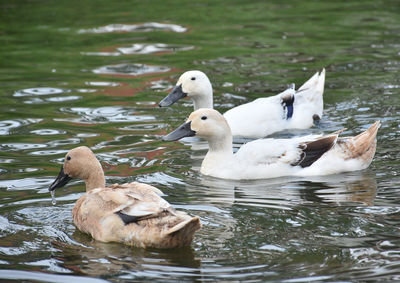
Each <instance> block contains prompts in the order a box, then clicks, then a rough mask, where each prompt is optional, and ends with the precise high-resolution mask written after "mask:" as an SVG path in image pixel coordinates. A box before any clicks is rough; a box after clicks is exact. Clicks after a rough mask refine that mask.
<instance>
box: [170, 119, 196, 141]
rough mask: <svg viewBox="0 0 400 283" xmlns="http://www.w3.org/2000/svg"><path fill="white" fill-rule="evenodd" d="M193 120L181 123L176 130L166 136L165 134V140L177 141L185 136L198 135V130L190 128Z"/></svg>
mask: <svg viewBox="0 0 400 283" xmlns="http://www.w3.org/2000/svg"><path fill="white" fill-rule="evenodd" d="M191 123H192V121H189V122H185V123H183V124H182V125H180V126H179V127H178V128H177V129H176V130H175V131H173V132H171V133H169V134H168V135H166V136H163V138H162V139H163V141H177V140H180V139H181V138H184V137H193V136H195V135H196V132H195V131H193V130H192V129H191V128H190V124H191Z"/></svg>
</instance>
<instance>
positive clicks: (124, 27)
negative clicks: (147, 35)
mask: <svg viewBox="0 0 400 283" xmlns="http://www.w3.org/2000/svg"><path fill="white" fill-rule="evenodd" d="M149 31H172V32H179V33H181V32H185V31H187V28H185V27H182V26H179V25H175V24H162V23H155V22H150V23H143V24H110V25H106V26H102V27H98V28H91V29H80V30H78V33H110V32H149Z"/></svg>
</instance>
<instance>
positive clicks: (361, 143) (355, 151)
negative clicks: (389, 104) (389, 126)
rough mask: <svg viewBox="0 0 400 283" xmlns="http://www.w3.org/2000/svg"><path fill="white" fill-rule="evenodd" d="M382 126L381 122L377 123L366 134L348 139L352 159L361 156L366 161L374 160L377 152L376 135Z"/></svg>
mask: <svg viewBox="0 0 400 283" xmlns="http://www.w3.org/2000/svg"><path fill="white" fill-rule="evenodd" d="M380 126H381V122H380V121H376V122H375V123H373V124H372V125H371V126H370V127H369V128H368V129H367V130H365V131H364V132H362V133H360V134H358V135H357V136H354V137H351V138H349V139H348V142H347V145H348V148H349V149H350V152H351V157H352V158H356V157H360V156H361V157H364V159H368V160H369V159H370V160H372V158H373V157H374V155H375V150H376V135H377V133H378V129H379V127H380Z"/></svg>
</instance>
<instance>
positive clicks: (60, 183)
mask: <svg viewBox="0 0 400 283" xmlns="http://www.w3.org/2000/svg"><path fill="white" fill-rule="evenodd" d="M71 179H72V178H71V177H70V176H68V174H65V173H64V167H61V171H60V173H58V176H57V178H56V179H55V180H54V182H53V184H51V185H50V187H49V191H54V190H55V189H57V188H62V187H64V186H65V185H66V184H67V183H68V182H69V181H71Z"/></svg>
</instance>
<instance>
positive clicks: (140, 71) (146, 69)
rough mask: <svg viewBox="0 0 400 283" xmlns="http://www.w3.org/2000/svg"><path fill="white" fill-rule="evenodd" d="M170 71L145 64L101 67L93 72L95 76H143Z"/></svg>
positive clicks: (166, 68)
mask: <svg viewBox="0 0 400 283" xmlns="http://www.w3.org/2000/svg"><path fill="white" fill-rule="evenodd" d="M169 70H171V68H169V67H163V66H153V65H146V64H117V65H109V66H103V67H100V68H97V69H94V70H93V73H95V74H106V75H129V76H140V75H145V74H154V73H163V72H168V71H169Z"/></svg>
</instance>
